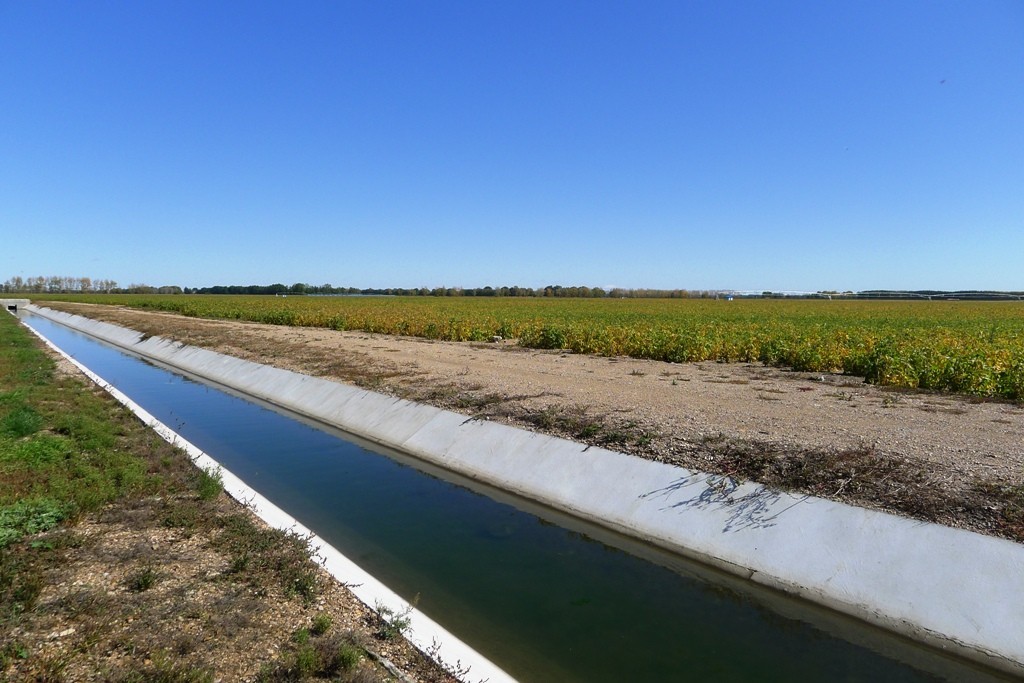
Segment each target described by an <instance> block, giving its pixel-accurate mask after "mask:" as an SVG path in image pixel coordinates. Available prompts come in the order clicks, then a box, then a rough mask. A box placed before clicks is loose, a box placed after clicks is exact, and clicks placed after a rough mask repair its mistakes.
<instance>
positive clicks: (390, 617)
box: [373, 602, 413, 640]
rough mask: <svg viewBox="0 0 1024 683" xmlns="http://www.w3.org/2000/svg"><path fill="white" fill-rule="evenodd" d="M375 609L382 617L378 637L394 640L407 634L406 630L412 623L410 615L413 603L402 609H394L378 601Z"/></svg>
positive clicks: (380, 617)
mask: <svg viewBox="0 0 1024 683" xmlns="http://www.w3.org/2000/svg"><path fill="white" fill-rule="evenodd" d="M373 609H374V611H375V612H376V613H377V616H378V617H379V619H380V623H379V625H378V627H377V637H378V638H381V639H382V640H394V639H396V638H398V637H400V636H403V635H405V632H406V631H407V630H408V629H409V626H410V624H411V623H412V622H411V619H410V618H409V615H410V614H412V609H413V608H412V605H406V606H405V607H404V608H403V609H401V610H394V609H392V608H390V607H388V606H387V605H385V604H383V603H381V602H377V603H376V604H375V605H374V608H373Z"/></svg>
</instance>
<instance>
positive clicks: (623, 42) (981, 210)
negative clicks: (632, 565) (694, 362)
mask: <svg viewBox="0 0 1024 683" xmlns="http://www.w3.org/2000/svg"><path fill="white" fill-rule="evenodd" d="M0 235H2V237H3V244H4V249H3V250H2V253H0V281H2V280H4V279H7V278H8V277H11V276H15V275H21V276H23V277H30V276H37V275H44V276H49V275H66V276H88V277H92V278H109V279H114V280H116V281H118V283H120V284H121V285H128V284H130V283H147V284H151V285H157V286H159V285H175V284H176V285H181V286H183V287H186V286H187V287H202V286H208V285H214V284H269V283H272V282H283V283H285V284H291V283H294V282H308V283H313V284H323V283H332V284H334V285H336V286H356V287H382V286H395V287H419V286H427V287H437V286H448V287H453V286H465V287H478V286H484V285H492V286H500V285H514V284H515V285H521V286H533V287H538V286H543V285H546V284H562V285H588V286H602V287H607V286H621V287H653V288H690V289H725V288H730V289H754V290H761V289H771V290H776V291H780V290H818V289H838V290H845V289H854V290H859V289H869V288H900V289H919V288H935V289H966V288H978V289H1003V290H1008V289H1017V290H1020V289H1024V2H1021V0H973V1H957V2H947V1H943V0H920V1H916V2H906V1H900V0H884V1H877V2H873V1H865V2H849V1H844V2H827V1H823V0H805V1H795V0H794V1H788V2H787V1H782V0H780V1H773V2H763V1H762V0H749V1H729V0H714V1H711V0H707V1H704V0H701V1H697V0H675V1H673V2H656V1H654V0H641V1H639V2H625V1H623V2H601V1H599V0H587V1H583V2H561V1H558V0H541V1H539V2H529V1H526V0H514V1H511V0H508V1H488V0H472V1H471V0H466V1H465V2H435V1H430V2H421V1H413V0H408V1H404V2H391V1H388V0H372V1H368V2H299V3H293V2H276V3H264V2H255V1H246V2H217V1H215V2H206V1H204V2H187V1H182V0H174V1H172V2H157V1H150V0H147V1H146V2H135V1H131V2H45V1H40V2H29V1H17V0H9V1H2V2H0Z"/></svg>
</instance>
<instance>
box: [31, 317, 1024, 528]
mask: <svg viewBox="0 0 1024 683" xmlns="http://www.w3.org/2000/svg"><path fill="white" fill-rule="evenodd" d="M46 305H48V306H51V307H53V308H55V309H60V310H65V311H69V312H73V313H78V314H80V315H86V316H89V317H92V318H97V319H100V320H106V321H109V322H114V323H117V324H120V325H124V326H126V327H130V328H133V329H136V330H139V331H142V332H145V333H148V334H151V335H158V336H162V337H166V338H171V339H175V340H178V341H181V342H183V343H187V344H193V345H197V346H202V347H206V348H210V349H213V350H216V351H220V352H223V353H227V354H231V355H234V356H239V357H242V358H246V359H249V360H253V361H257V362H261V363H267V364H270V365H274V366H277V367H282V368H286V369H290V370H295V371H298V372H302V373H306V374H310V375H316V376H322V377H327V378H331V379H335V380H338V381H343V382H349V383H353V384H357V385H359V386H362V387H365V388H370V389H374V390H376V391H380V392H383V393H388V394H392V395H396V396H401V397H404V398H409V399H412V400H416V401H421V402H425V403H431V404H434V405H438V406H441V407H444V408H448V409H451V410H455V411H458V412H461V413H464V414H466V415H472V416H475V417H482V418H486V419H492V420H501V421H505V422H509V423H512V424H516V425H519V426H524V427H527V428H529V429H534V430H537V431H544V432H547V433H552V434H557V435H560V436H565V437H567V438H571V439H575V440H577V441H581V442H585V443H590V444H594V445H601V446H604V447H607V448H611V449H613V450H620V451H624V452H628V453H632V454H635V455H638V456H641V457H645V458H650V459H655V460H660V461H664V462H670V463H675V464H678V465H682V466H685V467H690V468H695V469H701V470H705V471H712V472H716V473H723V474H730V475H734V476H737V477H739V478H745V479H756V480H760V481H765V482H766V483H769V484H773V485H777V486H781V487H785V488H791V489H796V490H803V491H807V492H810V493H814V494H816V495H823V496H826V497H830V498H835V499H839V500H845V501H848V502H854V503H856V504H859V505H865V506H871V507H878V508H883V509H887V510H890V511H894V512H898V513H901V514H905V515H910V516H914V517H918V518H922V519H928V520H933V521H938V522H941V523H945V524H949V525H953V526H960V527H966V528H971V529H975V530H977V531H981V532H984V533H992V534H996V535H1001V536H1006V537H1009V538H1013V539H1015V540H1018V541H1024V406H1022V405H1020V404H1013V403H1006V402H997V401H984V400H979V399H973V398H967V397H961V396H954V395H947V394H938V393H927V392H907V391H894V390H889V389H885V388H880V387H876V386H873V385H869V384H865V383H864V382H863V380H861V379H860V378H857V377H850V376H843V375H831V374H826V375H822V374H810V373H799V372H791V371H787V370H785V369H778V368H770V367H765V366H761V365H751V364H722V363H695V364H672V363H665V362H659V361H644V360H635V359H628V358H607V357H598V356H584V355H575V354H571V353H563V352H557V351H538V350H533V349H523V348H520V347H518V346H517V345H516V344H515V342H514V341H509V340H505V341H501V342H497V343H492V344H480V343H454V342H437V341H428V340H422V339H413V338H399V337H390V336H384V335H375V334H367V333H362V332H337V331H332V330H326V329H315V328H295V327H280V326H273V325H262V324H255V323H247V322H239V321H215V320H203V319H196V318H188V317H184V316H179V315H173V314H166V313H154V312H144V311H138V310H131V309H125V308H119V307H110V306H96V305H86V304H68V303H57V302H47V303H46Z"/></svg>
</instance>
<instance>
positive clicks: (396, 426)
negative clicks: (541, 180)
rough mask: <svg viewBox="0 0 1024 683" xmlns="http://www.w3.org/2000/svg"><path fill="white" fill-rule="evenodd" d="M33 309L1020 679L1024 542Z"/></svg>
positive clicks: (1023, 647) (1023, 668) (1023, 652)
mask: <svg viewBox="0 0 1024 683" xmlns="http://www.w3.org/2000/svg"><path fill="white" fill-rule="evenodd" d="M27 308H28V310H30V311H32V312H33V313H36V314H38V315H41V316H44V317H46V318H50V319H52V320H54V321H56V322H59V323H62V324H64V325H67V326H69V327H72V328H74V329H77V330H80V331H82V332H84V333H86V334H89V335H92V336H94V337H97V338H99V339H102V340H104V341H107V342H108V343H111V344H114V345H115V346H119V347H121V348H123V349H126V350H128V351H130V352H132V353H135V354H138V355H141V356H143V357H145V358H149V359H152V360H155V361H158V362H160V363H164V364H166V365H169V366H171V367H174V368H178V369H180V370H182V371H184V372H186V373H190V374H193V375H196V376H198V377H203V378H208V379H211V380H213V381H215V382H218V383H220V384H222V385H224V386H227V387H230V388H232V389H234V390H236V391H239V392H242V393H245V394H249V395H252V396H254V397H257V398H259V399H262V400H265V401H267V402H270V403H273V404H276V405H279V406H282V407H284V408H288V409H290V410H293V411H295V412H297V413H300V414H302V415H306V416H308V417H311V418H313V419H316V420H319V421H322V422H324V423H327V424H330V425H333V426H336V427H339V428H341V429H343V430H345V431H347V432H350V433H352V434H355V435H357V436H359V437H361V438H364V439H367V440H369V441H372V442H376V443H379V444H381V445H383V446H386V447H388V448H392V449H395V450H398V451H400V452H403V453H407V454H409V455H412V456H415V457H417V458H421V459H422V460H424V461H427V462H429V463H431V464H433V465H436V466H440V467H443V468H446V469H449V470H451V471H454V472H457V473H459V474H461V475H463V476H467V477H470V478H473V479H476V480H479V481H482V482H486V483H487V484H490V485H492V486H495V487H498V488H500V489H503V490H506V491H509V492H512V493H515V494H518V495H521V496H523V497H525V498H529V499H531V500H534V501H538V502H540V503H543V504H545V505H548V506H551V507H553V508H556V509H558V510H562V511H565V512H568V513H570V514H572V515H576V516H578V517H581V518H584V519H586V520H589V521H591V522H595V523H597V524H600V525H603V526H605V527H608V528H611V529H613V530H616V531H619V532H622V533H625V534H627V535H630V536H632V537H636V538H640V539H643V540H645V541H647V542H650V543H652V544H655V545H658V546H661V547H663V548H667V549H669V550H671V551H673V552H676V553H679V554H681V555H684V556H686V557H690V558H694V559H697V560H699V561H702V562H706V563H709V564H711V565H714V566H717V567H719V568H722V569H725V570H726V571H729V572H732V573H734V574H738V575H740V576H742V577H744V578H747V579H749V580H751V581H754V582H757V583H760V584H763V585H766V586H769V587H772V588H775V589H779V590H782V591H785V592H787V593H790V594H794V595H798V596H801V597H803V598H805V599H808V600H811V601H813V602H815V603H818V604H821V605H825V606H827V607H830V608H832V609H835V610H837V611H840V612H843V613H846V614H849V615H853V616H855V617H858V618H860V619H863V620H866V621H868V622H871V623H874V624H876V625H879V626H882V627H884V628H886V629H889V630H892V631H896V632H898V633H901V634H903V635H906V636H909V637H911V638H914V639H916V640H919V641H923V642H926V643H929V644H930V645H932V646H935V647H938V648H941V649H945V650H948V651H950V652H954V653H956V654H958V655H961V656H966V657H969V658H971V659H974V660H976V661H979V662H982V663H984V664H987V665H989V666H994V667H997V668H1000V669H1003V670H1006V671H1009V672H1012V673H1015V674H1018V675H1024V545H1020V544H1017V543H1012V542H1010V541H1006V540H1002V539H997V538H992V537H988V536H983V535H980V534H976V533H973V532H967V531H963V530H958V529H952V528H949V527H944V526H940V525H936V524H929V523H924V522H918V521H913V520H909V519H905V518H902V517H897V516H894V515H890V514H885V513H881V512H877V511H872V510H866V509H863V508H857V507H852V506H849V505H844V504H841V503H835V502H832V501H828V500H823V499H820V498H814V497H811V496H805V495H794V494H788V493H782V492H778V491H773V490H770V489H768V488H766V487H764V486H761V485H757V484H752V483H745V484H739V483H737V482H735V481H733V480H732V479H730V478H725V477H719V476H714V475H708V474H705V473H701V472H694V471H690V470H687V469H683V468H679V467H673V466H670V465H666V464H663V463H658V462H653V461H648V460H644V459H642V458H637V457H633V456H628V455H624V454H621V453H617V452H614V451H609V450H605V449H601V448H593V447H587V446H584V445H581V444H578V443H574V442H571V441H567V440H564V439H559V438H555V437H550V436H545V435H541V434H536V433H533V432H528V431H524V430H521V429H516V428H512V427H509V426H506V425H501V424H497V423H491V422H485V421H479V420H474V419H470V418H466V417H465V416H464V415H459V414H456V413H452V412H449V411H445V410H440V409H438V408H434V407H431V406H425V405H419V404H415V403H411V402H409V401H405V400H402V399H396V398H392V397H389V396H384V395H381V394H375V393H373V392H369V391H364V390H361V389H357V388H354V387H351V386H348V385H343V384H339V383H336V382H332V381H329V380H324V379H319V378H314V377H309V376H305V375H300V374H297V373H293V372H289V371H286V370H280V369H277V368H272V367H269V366H265V365H259V364H256V363H252V362H249V361H244V360H241V359H237V358H232V357H229V356H224V355H221V354H217V353H214V352H211V351H207V350H205V349H199V348H195V347H188V346H183V345H181V344H178V343H176V342H171V341H168V340H165V339H161V338H159V337H145V336H144V335H142V334H141V333H139V332H135V331H133V330H128V329H125V328H121V327H117V326H115V325H110V324H107V323H103V322H99V321H95V320H90V319H87V318H82V317H79V316H74V315H71V314H66V313H59V312H55V311H51V310H49V309H43V308H39V307H36V306H29V307H27Z"/></svg>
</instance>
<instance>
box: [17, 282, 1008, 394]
mask: <svg viewBox="0 0 1024 683" xmlns="http://www.w3.org/2000/svg"><path fill="white" fill-rule="evenodd" d="M34 298H37V299H46V298H53V299H62V300H68V301H82V302H93V303H109V304H121V305H128V306H133V307H138V308H148V309H155V310H162V311H172V312H175V313H181V314H184V315H190V316H198V317H207V318H226V319H236V320H250V321H254V322H263V323H272V324H278V325H302V326H310V327H327V328H331V329H335V330H364V331H367V332H378V333H383V334H398V335H409V336H415V337H426V338H429V339H444V340H451V341H483V340H487V339H490V338H491V337H492V336H495V335H498V336H501V337H504V338H515V339H518V340H519V344H521V345H522V346H527V347H533V348H544V349H568V350H571V351H573V352H576V353H593V354H601V355H608V356H618V355H621V356H633V357H636V358H650V359H654V360H661V361H670V362H677V363H682V362H690V361H725V362H761V363H766V364H768V365H776V366H784V367H790V368H793V369H795V370H805V371H813V372H844V373H847V374H850V375H856V376H859V377H863V378H865V379H867V380H868V381H869V382H874V383H877V384H883V385H889V386H896V387H911V388H918V387H919V388H924V389H938V390H943V391H951V392H956V393H964V394H971V395H976V396H993V397H1002V398H1007V399H1012V400H1016V401H1022V400H1024V303H1020V302H966V301H927V302H926V301H824V300H777V299H744V300H736V301H717V300H708V299H543V298H541V299H536V298H493V297H452V298H434V297H318V296H308V297H307V296H290V297H274V296H216V295H158V296H153V295H105V294H99V295H60V296H57V295H49V296H46V295H44V296H34Z"/></svg>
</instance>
